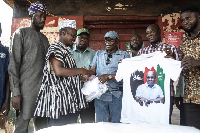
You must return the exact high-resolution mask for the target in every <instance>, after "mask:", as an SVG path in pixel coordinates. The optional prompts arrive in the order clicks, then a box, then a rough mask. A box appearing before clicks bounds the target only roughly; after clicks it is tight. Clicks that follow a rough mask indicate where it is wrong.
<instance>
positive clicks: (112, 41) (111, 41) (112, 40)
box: [105, 39, 115, 43]
mask: <svg viewBox="0 0 200 133" xmlns="http://www.w3.org/2000/svg"><path fill="white" fill-rule="evenodd" d="M114 42H115V40H114V39H106V40H105V43H114Z"/></svg>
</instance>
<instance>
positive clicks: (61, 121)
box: [48, 112, 79, 127]
mask: <svg viewBox="0 0 200 133" xmlns="http://www.w3.org/2000/svg"><path fill="white" fill-rule="evenodd" d="M78 114H79V113H78V112H75V113H69V114H67V115H61V116H60V117H59V118H58V119H52V118H49V124H48V127H51V126H62V125H66V124H71V123H77V118H78Z"/></svg>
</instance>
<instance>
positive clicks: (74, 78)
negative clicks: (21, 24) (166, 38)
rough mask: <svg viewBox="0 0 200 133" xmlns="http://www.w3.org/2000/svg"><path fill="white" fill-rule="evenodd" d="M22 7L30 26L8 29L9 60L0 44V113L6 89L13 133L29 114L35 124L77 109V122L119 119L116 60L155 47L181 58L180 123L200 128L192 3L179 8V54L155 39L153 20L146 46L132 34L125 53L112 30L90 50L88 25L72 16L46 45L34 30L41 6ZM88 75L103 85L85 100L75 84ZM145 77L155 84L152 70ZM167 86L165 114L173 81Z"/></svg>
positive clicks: (199, 18)
mask: <svg viewBox="0 0 200 133" xmlns="http://www.w3.org/2000/svg"><path fill="white" fill-rule="evenodd" d="M28 11H29V16H30V19H31V24H30V27H26V28H21V29H18V30H16V31H15V33H14V34H13V36H12V43H11V44H12V45H11V53H10V60H9V65H8V56H9V55H8V51H7V50H6V49H5V48H4V47H3V46H1V45H0V52H1V53H0V59H1V60H3V62H2V61H1V62H0V63H3V64H1V65H0V68H1V73H0V74H1V75H0V78H1V81H0V82H1V83H2V84H0V85H1V86H0V87H1V90H0V91H1V92H2V93H0V94H1V96H0V97H1V100H0V103H1V105H3V106H2V110H3V114H5V115H6V114H8V112H9V99H10V90H11V91H12V106H13V108H14V109H15V110H16V111H17V113H16V114H17V116H16V117H17V119H16V124H15V131H14V132H15V133H25V132H27V131H28V125H29V121H30V119H31V118H34V119H33V120H34V126H35V129H36V130H39V129H42V128H45V127H50V126H59V125H65V124H69V123H77V118H78V116H79V115H80V118H81V122H82V123H88V122H91V123H92V122H113V123H120V118H121V108H122V96H123V94H122V92H123V87H122V84H123V83H122V82H117V81H116V79H115V75H116V72H117V70H118V63H120V62H121V61H122V60H123V59H124V58H130V57H134V56H139V55H142V54H149V53H153V52H155V51H164V52H166V56H165V57H166V58H172V59H175V60H179V58H180V59H181V60H182V67H183V71H182V74H183V76H184V79H185V93H184V100H183V101H184V106H185V117H186V123H187V125H189V126H194V127H196V128H199V129H200V124H199V122H200V94H199V91H200V87H199V83H200V81H199V80H200V78H199V77H200V46H199V44H200V42H199V40H200V35H199V31H200V14H199V11H198V10H197V9H194V8H191V9H190V8H188V9H186V10H184V11H182V12H181V21H182V26H183V28H184V30H185V32H186V40H185V41H184V42H183V43H182V45H181V46H180V54H179V55H181V56H179V55H178V52H177V49H176V47H175V46H173V45H170V44H166V43H164V42H162V41H161V30H160V28H159V26H158V25H156V24H152V25H149V26H148V27H147V29H146V36H147V38H148V40H149V42H150V45H149V46H148V47H144V48H142V45H143V42H142V37H141V36H140V35H138V34H135V35H133V37H132V38H131V43H130V45H131V54H128V53H127V52H126V51H122V50H120V49H119V48H118V46H117V45H118V43H119V40H120V39H119V35H118V34H117V32H115V31H109V32H107V33H106V34H105V36H104V40H105V46H106V49H105V50H99V51H97V52H96V51H94V50H92V49H90V48H89V47H88V45H89V38H90V33H89V31H88V29H86V28H82V29H79V30H76V21H75V20H65V21H62V22H60V25H59V26H60V29H59V40H58V42H55V43H53V44H51V45H49V42H48V39H47V37H46V36H45V35H44V34H42V33H41V32H40V30H41V29H43V27H44V24H45V20H46V11H47V9H46V6H45V5H44V4H42V3H40V2H36V3H33V4H31V6H30V7H29V9H28ZM7 68H8V70H7ZM8 74H9V83H8ZM91 75H96V76H97V77H98V79H99V81H100V82H101V83H102V84H104V83H105V82H106V83H107V87H108V90H107V91H106V92H105V93H104V94H102V95H101V96H100V97H99V98H98V99H95V100H93V101H92V102H90V103H87V102H86V100H85V98H84V95H83V94H82V93H81V87H82V86H83V84H84V82H85V80H86V79H87V78H88V77H89V76H91ZM147 78H148V79H147V80H148V82H147V84H148V87H147V88H150V89H154V88H157V87H155V85H156V84H154V83H152V82H155V73H153V72H152V71H149V72H148V73H147ZM170 87H171V99H170V100H171V104H170V105H171V106H170V118H171V113H172V107H173V101H174V99H173V97H174V96H173V89H174V88H173V81H171V83H170ZM4 88H6V89H4ZM9 88H10V89H9ZM142 91H145V90H142V88H141V89H138V92H137V93H136V98H137V100H138V101H140V102H141V100H142V102H143V101H146V102H151V101H150V100H149V99H148V97H149V96H146V97H143V96H142V95H141V93H142ZM159 92H160V93H159V99H157V100H158V101H159V102H160V101H161V102H163V100H164V96H163V94H162V92H161V91H160V89H159ZM3 103H4V104H3ZM169 121H170V122H171V120H169Z"/></svg>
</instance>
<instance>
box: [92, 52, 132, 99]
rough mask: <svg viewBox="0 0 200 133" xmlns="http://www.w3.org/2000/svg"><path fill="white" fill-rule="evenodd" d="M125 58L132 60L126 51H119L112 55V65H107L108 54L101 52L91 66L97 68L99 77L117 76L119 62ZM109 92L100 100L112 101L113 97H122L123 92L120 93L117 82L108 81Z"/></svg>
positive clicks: (96, 55)
mask: <svg viewBox="0 0 200 133" xmlns="http://www.w3.org/2000/svg"><path fill="white" fill-rule="evenodd" d="M124 58H130V55H129V54H128V53H127V52H126V51H122V50H119V49H118V50H117V51H116V52H115V53H113V54H112V58H109V60H110V63H109V64H107V65H106V60H107V59H108V53H107V51H106V50H99V51H97V52H96V54H95V56H94V58H93V61H92V63H91V64H90V66H91V67H92V66H94V67H95V68H96V74H97V77H99V76H101V75H103V74H116V73H117V69H118V62H119V61H120V60H122V59H124ZM107 83H108V91H107V92H106V93H104V94H103V95H101V97H100V98H99V99H100V100H103V101H112V95H114V96H116V97H118V98H119V97H120V96H121V94H122V92H121V91H119V84H118V82H117V81H115V80H108V81H107Z"/></svg>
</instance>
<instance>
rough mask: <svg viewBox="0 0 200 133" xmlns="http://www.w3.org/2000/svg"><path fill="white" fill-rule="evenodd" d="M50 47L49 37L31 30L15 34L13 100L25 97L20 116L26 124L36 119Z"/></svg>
mask: <svg viewBox="0 0 200 133" xmlns="http://www.w3.org/2000/svg"><path fill="white" fill-rule="evenodd" d="M48 47H49V41H48V39H47V37H46V36H45V35H44V34H42V33H41V32H37V31H35V30H33V29H32V28H31V27H26V28H21V29H18V30H16V31H15V33H13V36H12V41H11V54H10V62H9V65H8V73H9V79H10V89H11V91H12V95H13V96H18V95H21V96H22V99H23V102H22V105H21V107H22V110H21V111H20V113H21V114H22V117H23V119H25V120H26V119H30V118H32V117H33V113H34V108H35V101H36V99H37V95H38V92H39V90H40V85H41V83H42V76H43V71H42V70H43V68H44V65H45V55H46V53H47V51H48Z"/></svg>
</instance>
